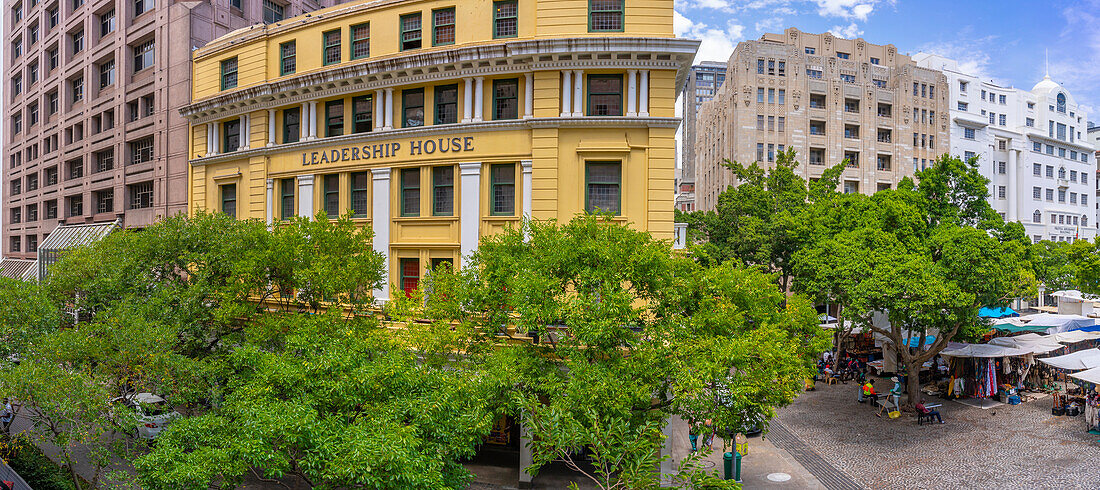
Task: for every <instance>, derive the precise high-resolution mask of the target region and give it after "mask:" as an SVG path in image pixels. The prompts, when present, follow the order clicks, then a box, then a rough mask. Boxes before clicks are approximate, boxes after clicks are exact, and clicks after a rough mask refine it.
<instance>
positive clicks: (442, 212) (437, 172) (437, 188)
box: [432, 166, 455, 216]
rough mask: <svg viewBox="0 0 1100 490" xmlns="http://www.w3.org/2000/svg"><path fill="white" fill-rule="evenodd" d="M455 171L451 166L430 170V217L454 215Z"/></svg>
mask: <svg viewBox="0 0 1100 490" xmlns="http://www.w3.org/2000/svg"><path fill="white" fill-rule="evenodd" d="M454 202H455V169H454V167H452V166H444V167H433V168H432V215H434V216H451V215H453V214H454Z"/></svg>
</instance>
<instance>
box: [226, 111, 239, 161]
mask: <svg viewBox="0 0 1100 490" xmlns="http://www.w3.org/2000/svg"><path fill="white" fill-rule="evenodd" d="M240 147H241V120H240V119H231V120H229V121H226V122H224V123H222V153H229V152H233V151H237V150H238V149H239V148H240Z"/></svg>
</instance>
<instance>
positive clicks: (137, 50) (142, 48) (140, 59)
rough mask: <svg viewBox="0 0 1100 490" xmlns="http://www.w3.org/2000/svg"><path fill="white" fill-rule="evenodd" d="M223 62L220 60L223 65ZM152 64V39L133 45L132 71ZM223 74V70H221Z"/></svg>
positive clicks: (235, 76)
mask: <svg viewBox="0 0 1100 490" xmlns="http://www.w3.org/2000/svg"><path fill="white" fill-rule="evenodd" d="M236 60H237V59H236V58H233V85H234V86H236V84H237V82H236V80H237V66H236V63H237V61H236ZM224 63H225V62H222V64H223V65H224ZM152 66H153V40H152V39H150V40H148V41H145V42H143V43H141V44H138V45H137V46H135V47H134V73H137V72H139V71H141V70H144V69H146V68H149V67H152ZM223 74H224V70H223Z"/></svg>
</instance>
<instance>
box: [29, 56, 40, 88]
mask: <svg viewBox="0 0 1100 490" xmlns="http://www.w3.org/2000/svg"><path fill="white" fill-rule="evenodd" d="M35 82H38V62H37V61H36V62H33V63H31V64H29V65H27V86H31V85H34V84H35Z"/></svg>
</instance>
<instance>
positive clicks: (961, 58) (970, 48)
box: [917, 29, 1007, 85]
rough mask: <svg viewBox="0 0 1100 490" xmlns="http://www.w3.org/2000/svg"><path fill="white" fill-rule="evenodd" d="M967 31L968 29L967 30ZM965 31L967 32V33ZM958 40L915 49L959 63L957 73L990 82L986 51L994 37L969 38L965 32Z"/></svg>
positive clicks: (991, 77)
mask: <svg viewBox="0 0 1100 490" xmlns="http://www.w3.org/2000/svg"><path fill="white" fill-rule="evenodd" d="M968 30H969V29H968ZM968 30H967V31H968ZM959 34H961V36H959V39H957V40H955V41H949V42H933V43H925V44H922V45H921V46H920V47H918V48H917V51H919V52H924V53H931V54H938V55H940V56H943V57H946V58H950V59H953V60H955V61H957V62H958V63H959V71H960V72H962V73H966V74H969V75H974V76H976V77H978V78H982V79H986V80H992V79H993V75H992V73H990V68H991V67H992V64H993V58H992V57H991V56H990V55H989V53H988V50H989V49H990V48H992V47H993V44H994V40H996V36H986V37H983V38H969V37H967V36H966V32H965V31H964V32H963V33H959ZM1006 82H1007V80H998V82H997V83H998V84H1000V85H1007V83H1006Z"/></svg>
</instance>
